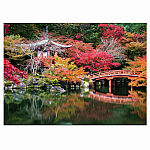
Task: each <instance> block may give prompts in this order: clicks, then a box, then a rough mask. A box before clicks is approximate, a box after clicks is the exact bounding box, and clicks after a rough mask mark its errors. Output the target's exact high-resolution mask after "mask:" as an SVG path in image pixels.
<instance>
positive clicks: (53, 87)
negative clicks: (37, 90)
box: [50, 86, 66, 92]
mask: <svg viewBox="0 0 150 150" xmlns="http://www.w3.org/2000/svg"><path fill="white" fill-rule="evenodd" d="M57 91H60V92H66V90H64V89H63V88H60V87H59V86H50V92H57Z"/></svg>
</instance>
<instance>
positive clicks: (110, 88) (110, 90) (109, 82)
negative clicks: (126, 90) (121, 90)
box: [109, 79, 111, 93]
mask: <svg viewBox="0 0 150 150" xmlns="http://www.w3.org/2000/svg"><path fill="white" fill-rule="evenodd" d="M109 93H111V79H109Z"/></svg>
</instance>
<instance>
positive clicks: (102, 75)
mask: <svg viewBox="0 0 150 150" xmlns="http://www.w3.org/2000/svg"><path fill="white" fill-rule="evenodd" d="M114 78H128V79H130V80H131V79H137V78H142V77H139V74H137V73H135V72H134V71H132V70H109V71H105V72H98V73H94V74H92V75H89V79H90V80H92V81H93V84H94V86H96V84H95V83H96V82H95V81H98V80H103V79H106V80H109V93H111V84H112V80H113V79H114ZM114 85H115V82H114ZM132 88H133V87H131V89H132Z"/></svg>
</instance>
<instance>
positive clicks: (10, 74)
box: [4, 59, 27, 84]
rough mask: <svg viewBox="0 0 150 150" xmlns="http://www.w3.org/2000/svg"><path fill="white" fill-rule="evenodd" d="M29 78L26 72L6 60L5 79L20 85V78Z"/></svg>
mask: <svg viewBox="0 0 150 150" xmlns="http://www.w3.org/2000/svg"><path fill="white" fill-rule="evenodd" d="M17 75H19V76H21V77H22V78H24V77H27V73H26V72H25V71H20V70H19V69H18V68H16V67H14V66H13V65H12V64H11V63H10V61H9V60H7V59H4V79H7V80H9V81H13V82H14V83H15V84H20V81H19V77H18V76H17Z"/></svg>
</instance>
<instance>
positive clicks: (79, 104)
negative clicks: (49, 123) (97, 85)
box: [44, 93, 85, 123]
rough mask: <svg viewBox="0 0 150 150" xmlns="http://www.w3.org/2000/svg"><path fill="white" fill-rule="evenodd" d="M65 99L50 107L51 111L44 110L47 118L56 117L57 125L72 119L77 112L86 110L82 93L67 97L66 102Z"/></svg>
mask: <svg viewBox="0 0 150 150" xmlns="http://www.w3.org/2000/svg"><path fill="white" fill-rule="evenodd" d="M63 98H64V97H62V98H61V100H60V101H59V102H58V103H54V104H52V105H50V108H49V109H48V108H47V107H45V108H44V109H45V112H44V115H45V116H47V117H48V116H49V115H50V114H51V115H55V120H54V121H55V123H58V122H59V121H63V120H66V119H70V117H71V116H72V115H75V114H76V111H77V110H81V111H83V109H84V105H85V102H84V99H83V97H80V93H79V94H77V93H75V94H71V95H65V101H63Z"/></svg>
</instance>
